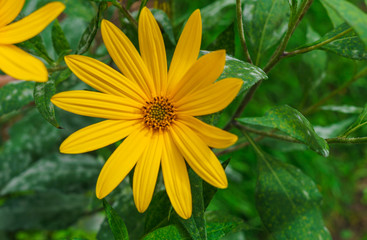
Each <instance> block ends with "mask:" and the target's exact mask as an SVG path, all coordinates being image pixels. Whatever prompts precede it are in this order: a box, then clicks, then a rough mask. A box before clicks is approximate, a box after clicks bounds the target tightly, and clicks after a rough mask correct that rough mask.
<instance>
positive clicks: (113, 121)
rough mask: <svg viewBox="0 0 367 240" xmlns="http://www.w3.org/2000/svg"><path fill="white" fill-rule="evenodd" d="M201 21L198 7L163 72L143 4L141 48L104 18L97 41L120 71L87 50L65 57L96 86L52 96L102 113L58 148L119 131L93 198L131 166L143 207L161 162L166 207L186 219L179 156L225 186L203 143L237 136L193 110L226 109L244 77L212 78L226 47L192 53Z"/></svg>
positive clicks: (77, 109) (162, 56)
mask: <svg viewBox="0 0 367 240" xmlns="http://www.w3.org/2000/svg"><path fill="white" fill-rule="evenodd" d="M201 28H202V27H201V16H200V11H199V10H196V11H195V12H194V13H193V14H192V15H191V17H190V18H189V20H188V21H187V23H186V26H185V28H184V30H183V32H182V34H181V37H180V39H179V41H178V44H177V47H176V50H175V52H174V55H173V58H172V62H171V65H170V68H169V71H168V73H167V60H166V50H165V46H164V42H163V37H162V34H161V31H160V29H159V26H158V24H157V22H156V20H155V19H154V17H153V15H152V14H151V12H150V11H149V10H148V9H147V8H144V9H143V10H142V12H141V15H140V19H139V45H140V53H141V55H139V53H138V51H137V50H136V49H135V47H134V45H133V44H132V43H131V42H130V40H129V39H128V38H127V37H126V35H125V34H124V33H122V32H121V31H120V30H119V29H118V28H117V27H116V26H115V25H113V24H112V23H111V22H109V21H107V20H103V21H102V37H103V41H104V43H105V45H106V47H107V50H108V52H109V53H110V55H111V57H112V59H113V60H114V62H115V63H116V65H117V66H118V68H119V69H120V71H121V72H122V73H123V75H122V74H120V73H119V72H117V71H116V70H114V69H112V68H111V67H109V66H107V65H106V64H104V63H102V62H99V61H97V60H95V59H92V58H89V57H84V56H78V55H70V56H67V57H66V58H65V61H66V64H67V65H68V66H69V68H70V69H71V70H72V71H73V72H74V73H75V75H76V76H78V77H79V78H80V79H81V80H82V81H84V82H85V83H86V84H88V85H90V86H91V87H93V88H95V89H97V90H99V91H100V92H92V91H79V90H77V91H68V92H63V93H59V94H56V95H54V96H53V97H52V102H53V103H54V104H55V105H57V106H58V107H60V108H62V109H65V110H67V111H70V112H73V113H76V114H80V115H84V116H91V117H99V118H105V119H108V120H105V121H102V122H99V123H97V124H94V125H91V126H88V127H86V128H83V129H81V130H79V131H77V132H75V133H73V134H72V135H70V136H69V137H68V138H67V139H66V140H65V141H64V142H63V143H62V144H61V146H60V151H61V152H63V153H72V154H76V153H84V152H88V151H92V150H95V149H99V148H102V147H104V146H107V145H109V144H112V143H114V142H116V141H118V140H120V139H123V138H125V140H124V141H123V142H122V143H121V144H120V146H119V147H118V148H117V149H116V151H115V152H114V153H113V154H112V155H111V156H110V158H109V159H108V160H107V162H106V164H105V165H104V166H103V168H102V170H101V173H100V175H99V178H98V181H97V187H96V195H97V197H98V198H100V199H101V198H104V197H106V196H107V195H108V194H109V193H110V192H111V191H112V190H113V189H115V188H116V187H117V185H119V184H120V182H121V181H122V180H123V179H124V178H125V177H126V175H127V174H128V173H129V172H130V171H131V169H132V168H133V167H134V166H135V170H134V178H133V195H134V201H135V205H136V207H137V209H138V210H139V211H140V212H144V211H145V210H146V209H147V208H148V206H149V203H150V201H151V199H152V196H153V192H154V188H155V184H156V180H157V176H158V171H159V168H160V166H161V168H162V172H163V178H164V183H165V186H166V191H167V194H168V196H169V198H170V200H171V203H172V206H173V208H174V209H175V210H176V212H177V213H178V214H179V215H180V216H181V217H182V218H185V219H187V218H189V217H190V216H191V212H192V197H191V190H190V182H189V177H188V173H187V169H186V163H185V161H186V162H187V163H188V165H189V166H190V167H191V168H192V169H193V170H194V171H195V172H196V173H197V174H198V175H199V176H200V177H201V178H202V179H204V180H205V181H206V182H208V183H210V184H211V185H213V186H215V187H217V188H226V187H227V178H226V175H225V172H224V170H223V168H222V166H221V164H220V162H219V161H218V159H217V157H216V156H215V155H214V153H213V152H212V151H211V149H210V148H209V146H210V147H215V148H226V147H228V146H230V145H232V144H234V143H235V142H236V141H237V136H236V135H233V134H231V133H229V132H226V131H223V130H221V129H219V128H216V127H214V126H211V125H208V124H206V123H204V122H202V121H200V120H198V119H197V118H195V117H194V116H201V115H207V114H211V113H214V112H217V111H220V110H222V109H224V108H225V107H226V106H227V105H228V104H229V103H230V102H231V101H232V100H233V99H234V98H235V96H236V95H237V93H238V91H239V90H240V88H241V85H242V80H240V79H235V78H227V79H223V80H221V81H218V82H215V81H216V80H217V78H218V77H219V76H220V74H221V73H222V71H223V69H224V65H225V51H223V50H220V51H215V52H212V53H209V54H207V55H205V56H203V57H201V58H200V59H197V58H198V55H199V51H200V43H201V31H202V29H201Z"/></svg>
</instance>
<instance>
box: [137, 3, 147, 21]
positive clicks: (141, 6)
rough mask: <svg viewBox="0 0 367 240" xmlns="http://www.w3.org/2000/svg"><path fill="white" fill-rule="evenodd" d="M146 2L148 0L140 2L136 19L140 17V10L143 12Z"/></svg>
mask: <svg viewBox="0 0 367 240" xmlns="http://www.w3.org/2000/svg"><path fill="white" fill-rule="evenodd" d="M147 2H148V0H142V1H141V4H140V7H139V12H138V19H139V17H140V13H141V10H143V7H145V5H147Z"/></svg>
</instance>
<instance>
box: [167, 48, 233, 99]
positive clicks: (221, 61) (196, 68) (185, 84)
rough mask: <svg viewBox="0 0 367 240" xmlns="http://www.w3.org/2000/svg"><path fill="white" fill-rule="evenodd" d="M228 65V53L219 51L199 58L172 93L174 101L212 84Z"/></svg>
mask: <svg viewBox="0 0 367 240" xmlns="http://www.w3.org/2000/svg"><path fill="white" fill-rule="evenodd" d="M225 63H226V51H225V50H219V51H214V52H211V53H209V54H206V55H204V56H203V57H201V58H199V60H197V61H196V62H195V63H194V65H192V66H191V68H190V69H189V70H188V71H187V72H186V74H185V75H184V76H183V78H182V79H181V80H180V81H179V82H178V84H177V85H176V86H175V88H174V89H172V92H171V93H168V94H169V95H171V96H172V98H173V101H178V100H180V99H181V98H182V97H184V96H185V95H188V94H189V93H191V92H194V91H196V90H198V89H201V88H204V87H207V86H208V85H210V84H212V83H213V82H214V81H215V80H217V79H218V77H219V76H220V75H221V74H222V72H223V69H224V65H225Z"/></svg>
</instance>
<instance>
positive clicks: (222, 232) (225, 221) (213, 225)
mask: <svg viewBox="0 0 367 240" xmlns="http://www.w3.org/2000/svg"><path fill="white" fill-rule="evenodd" d="M205 219H206V222H207V223H206V228H207V233H208V239H209V240H216V239H222V238H223V237H225V236H227V235H228V234H230V233H233V232H238V231H240V230H243V229H247V228H248V227H247V226H246V225H245V223H244V222H243V220H242V219H240V218H237V217H234V216H231V215H228V214H224V213H221V212H208V213H206V214H205Z"/></svg>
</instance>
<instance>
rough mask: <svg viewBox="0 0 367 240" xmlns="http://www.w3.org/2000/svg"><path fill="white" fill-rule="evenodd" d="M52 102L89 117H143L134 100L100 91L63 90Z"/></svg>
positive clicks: (124, 118) (123, 118)
mask: <svg viewBox="0 0 367 240" xmlns="http://www.w3.org/2000/svg"><path fill="white" fill-rule="evenodd" d="M51 102H52V103H53V104H55V105H56V106H58V107H59V108H62V109H64V110H66V111H69V112H72V113H75V114H79V115H83V116H89V117H98V118H105V119H118V120H132V119H139V118H141V117H142V114H141V110H140V108H139V106H138V104H137V103H136V102H135V101H134V100H131V99H129V98H122V97H119V96H115V95H110V94H104V93H99V92H92V91H83V90H75V91H67V92H62V93H58V94H56V95H54V96H53V97H52V98H51Z"/></svg>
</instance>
